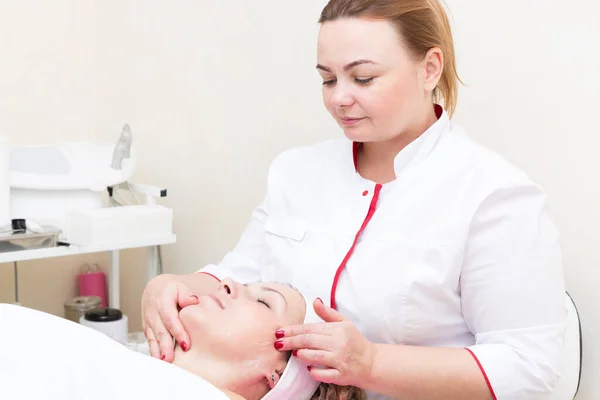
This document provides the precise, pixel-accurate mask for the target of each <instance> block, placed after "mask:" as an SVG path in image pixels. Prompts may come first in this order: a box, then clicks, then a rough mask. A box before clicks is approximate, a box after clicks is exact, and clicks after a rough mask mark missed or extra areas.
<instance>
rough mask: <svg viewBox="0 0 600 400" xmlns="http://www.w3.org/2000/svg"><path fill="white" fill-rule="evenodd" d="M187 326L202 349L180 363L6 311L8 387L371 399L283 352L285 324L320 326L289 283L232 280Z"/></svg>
mask: <svg viewBox="0 0 600 400" xmlns="http://www.w3.org/2000/svg"><path fill="white" fill-rule="evenodd" d="M180 319H181V321H182V323H183V324H184V326H185V328H186V330H187V331H188V332H189V333H190V335H191V340H192V343H194V346H192V348H191V349H190V350H188V351H187V352H184V351H182V350H181V348H180V347H179V346H176V348H175V359H174V361H173V363H172V364H171V363H167V362H164V361H160V360H158V359H155V358H152V357H150V356H147V355H144V354H142V353H137V352H134V351H132V350H129V349H128V348H126V347H125V346H123V345H121V344H119V343H117V342H116V341H114V340H113V339H111V338H109V337H108V336H105V335H104V334H102V333H100V332H97V331H95V330H92V329H90V328H87V327H85V326H82V325H79V324H77V323H74V322H71V321H69V320H66V319H63V318H60V317H56V316H53V315H50V314H47V313H43V312H40V311H36V310H32V309H29V308H25V307H19V306H14V305H9V304H0V345H1V347H0V382H1V383H0V386H1V387H2V391H3V392H4V393H7V394H8V397H7V398H10V399H19V400H20V399H28V400H29V399H38V400H42V399H48V400H58V399H60V400H79V399H87V400H96V399H97V400H121V399H122V400H130V399H137V398H139V399H145V400H151V399H156V400H159V399H160V400H164V399H186V400H189V399H194V398H197V399H215V400H220V399H223V400H227V399H235V400H240V399H246V400H258V399H265V400H266V399H268V400H311V399H313V400H314V399H344V400H352V399H363V398H364V397H363V396H364V394H363V393H362V392H361V391H360V390H358V389H356V388H352V387H337V386H333V385H329V384H319V382H317V381H315V380H314V379H313V378H312V377H311V376H310V374H309V373H308V370H307V368H306V365H304V364H303V363H302V362H300V361H299V360H298V359H296V358H295V357H293V356H292V357H290V354H282V353H280V352H279V351H277V350H275V349H274V347H273V336H274V332H275V331H276V330H277V329H278V328H279V327H282V326H286V325H294V324H299V323H302V322H316V321H318V317H317V316H316V315H315V314H314V311H313V308H312V306H311V305H310V303H308V304H307V302H306V300H305V299H304V297H303V296H302V295H301V294H300V293H298V292H297V291H296V290H295V289H293V288H291V287H289V286H286V285H283V284H277V283H269V284H250V285H241V284H239V283H236V282H233V281H231V280H224V281H223V282H222V284H221V286H220V287H219V290H218V291H217V292H215V293H214V294H212V295H210V296H203V297H201V298H200V299H199V302H198V304H196V305H193V306H189V307H185V308H183V309H182V310H181V311H180Z"/></svg>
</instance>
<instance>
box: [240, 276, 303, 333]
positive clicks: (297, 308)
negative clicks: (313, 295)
mask: <svg viewBox="0 0 600 400" xmlns="http://www.w3.org/2000/svg"><path fill="white" fill-rule="evenodd" d="M248 287H251V288H253V289H258V290H262V291H264V290H274V291H277V292H279V293H281V295H283V297H285V299H286V301H287V303H288V308H289V309H290V311H292V312H293V314H295V315H294V319H297V320H299V322H298V323H301V322H302V321H303V320H304V315H305V314H306V307H307V304H306V302H305V300H304V297H303V296H302V294H300V292H299V291H298V289H296V288H295V287H294V286H293V285H291V284H289V283H285V282H252V283H249V284H248Z"/></svg>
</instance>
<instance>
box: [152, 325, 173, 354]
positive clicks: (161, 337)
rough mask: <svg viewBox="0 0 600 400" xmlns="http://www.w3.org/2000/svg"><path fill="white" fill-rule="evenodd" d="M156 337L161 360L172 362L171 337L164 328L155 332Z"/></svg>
mask: <svg viewBox="0 0 600 400" xmlns="http://www.w3.org/2000/svg"><path fill="white" fill-rule="evenodd" d="M156 339H157V340H158V346H159V347H160V354H161V357H160V358H161V360H164V361H167V362H173V356H174V349H173V348H174V347H175V343H174V342H173V337H172V336H171V335H170V334H169V332H167V330H166V329H164V330H160V331H158V332H157V333H156Z"/></svg>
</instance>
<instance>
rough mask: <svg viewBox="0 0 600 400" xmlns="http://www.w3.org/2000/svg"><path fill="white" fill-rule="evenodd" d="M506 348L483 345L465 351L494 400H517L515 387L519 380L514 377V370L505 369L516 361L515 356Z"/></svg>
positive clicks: (517, 385) (497, 345)
mask: <svg viewBox="0 0 600 400" xmlns="http://www.w3.org/2000/svg"><path fill="white" fill-rule="evenodd" d="M507 347H508V346H507V345H505V344H484V345H474V346H470V347H468V348H467V349H466V350H467V351H468V352H469V353H471V356H473V358H474V359H475V362H476V363H477V365H478V366H479V369H480V370H481V373H482V374H483V377H484V379H485V382H486V383H487V385H488V388H489V389H490V394H491V395H492V399H494V400H519V398H518V397H519V394H518V393H516V391H515V387H519V380H520V379H519V377H518V376H515V372H516V371H515V369H514V368H507V366H509V365H516V364H518V361H517V360H514V357H516V354H514V352H513V351H510V349H509V348H507ZM507 350H508V351H507Z"/></svg>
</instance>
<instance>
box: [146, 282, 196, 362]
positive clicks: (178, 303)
mask: <svg viewBox="0 0 600 400" xmlns="http://www.w3.org/2000/svg"><path fill="white" fill-rule="evenodd" d="M197 303H198V297H196V295H194V293H193V292H192V290H191V289H190V288H189V287H188V286H187V285H185V284H184V283H182V282H181V281H180V280H179V278H178V276H177V275H170V274H162V275H159V276H157V277H156V278H154V279H152V280H151V281H150V282H149V283H148V285H147V286H146V288H145V289H144V293H143V294H142V328H143V330H144V334H145V335H146V338H147V339H148V345H149V347H150V354H151V355H152V357H156V358H160V359H162V360H165V361H168V362H172V361H173V354H174V351H173V349H174V344H175V343H174V342H173V337H174V338H175V340H176V341H177V342H178V343H180V346H181V348H182V349H183V350H184V351H186V350H187V349H189V347H190V344H191V343H190V337H189V335H188V333H187V332H186V331H185V329H184V327H183V324H182V323H181V320H180V319H179V310H180V309H182V308H184V307H187V306H190V305H194V304H197Z"/></svg>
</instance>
